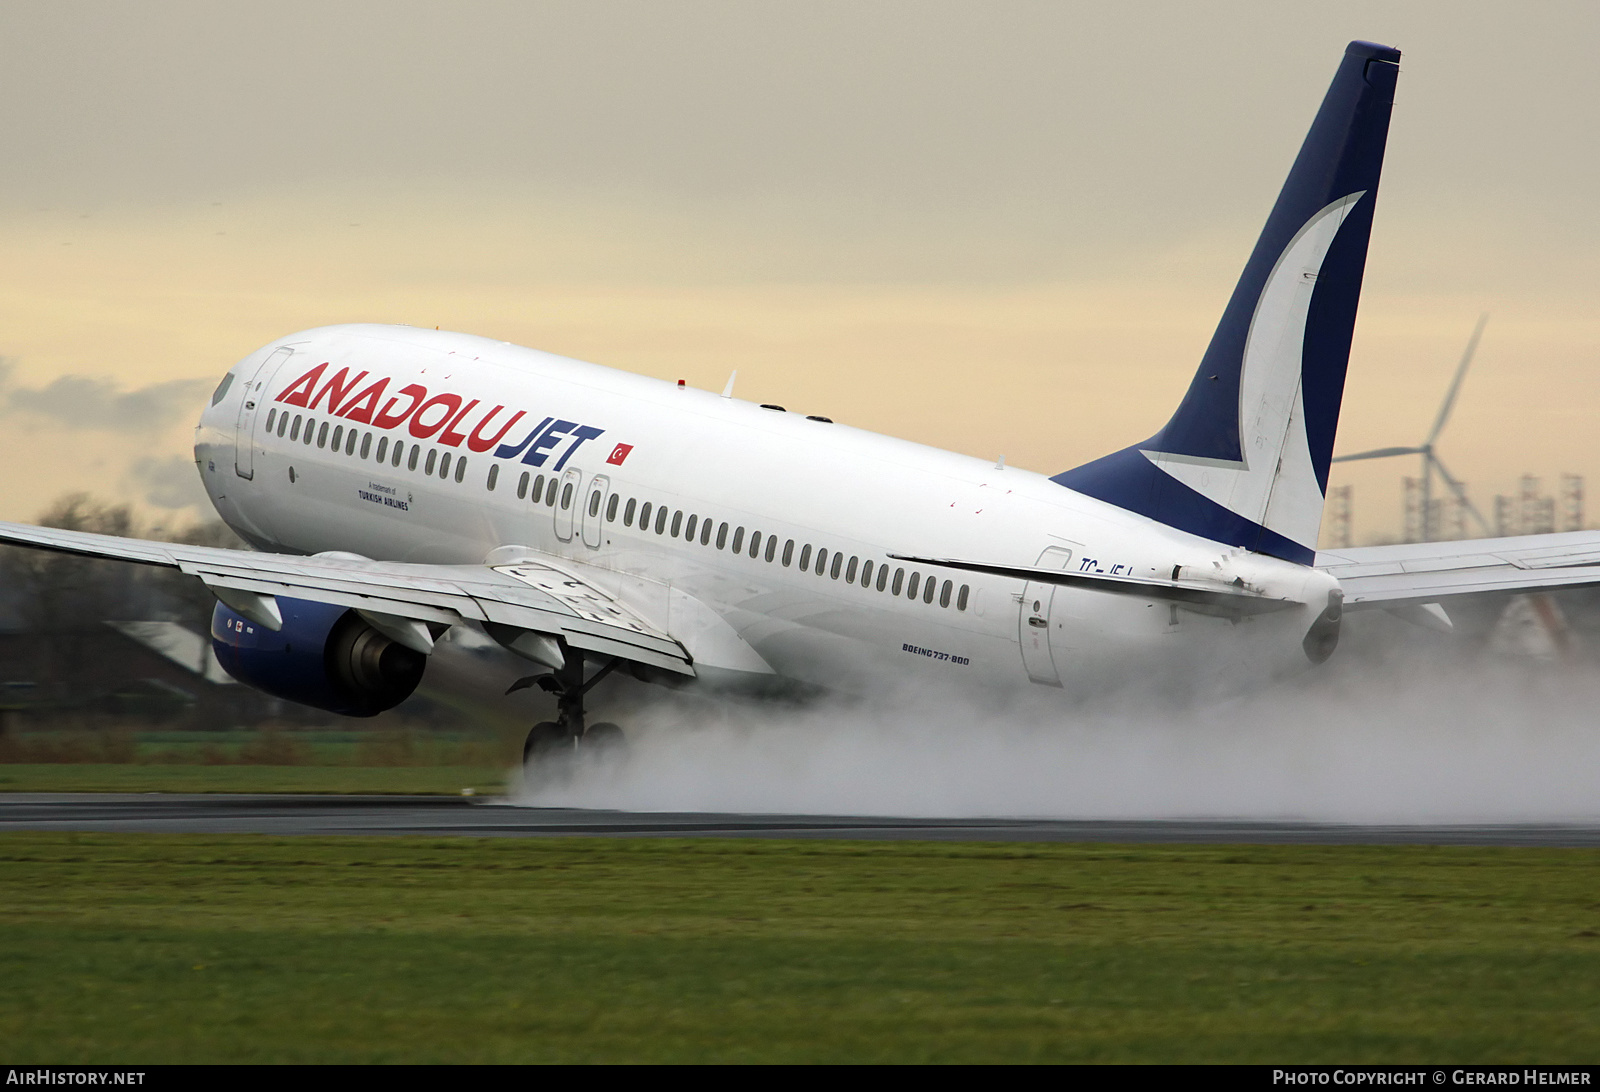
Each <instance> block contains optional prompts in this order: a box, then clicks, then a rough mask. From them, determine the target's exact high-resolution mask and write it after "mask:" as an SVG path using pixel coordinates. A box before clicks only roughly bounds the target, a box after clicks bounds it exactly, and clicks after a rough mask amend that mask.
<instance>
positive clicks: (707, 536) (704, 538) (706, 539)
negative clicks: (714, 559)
mask: <svg viewBox="0 0 1600 1092" xmlns="http://www.w3.org/2000/svg"><path fill="white" fill-rule="evenodd" d="M715 526H716V524H714V523H712V522H711V521H710V520H706V522H705V525H704V526H703V527H701V528H700V545H702V546H709V545H711V529H712V528H713V527H715Z"/></svg>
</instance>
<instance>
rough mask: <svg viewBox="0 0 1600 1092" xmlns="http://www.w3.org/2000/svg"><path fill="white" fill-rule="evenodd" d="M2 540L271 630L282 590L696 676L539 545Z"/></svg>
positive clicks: (417, 624)
mask: <svg viewBox="0 0 1600 1092" xmlns="http://www.w3.org/2000/svg"><path fill="white" fill-rule="evenodd" d="M0 543H4V544H9V545H13V546H28V547H32V548H34V549H41V550H54V551H56V552H59V553H69V554H78V555H81V556H84V557H99V558H108V559H111V560H115V561H132V562H137V563H140V564H145V565H159V566H163V567H165V568H171V569H178V570H180V571H182V572H184V573H187V574H188V575H190V576H193V577H197V578H199V579H200V580H201V581H203V582H204V583H205V585H206V586H207V587H208V588H210V589H211V590H212V592H213V593H214V594H215V595H216V596H217V598H219V599H221V600H222V601H223V602H225V603H227V604H228V605H229V606H230V607H232V608H233V609H234V610H236V611H238V612H239V613H241V614H243V615H245V616H246V617H249V618H251V619H252V620H253V621H255V622H258V623H259V624H261V625H264V626H266V627H267V628H269V629H276V628H277V624H281V618H279V617H278V611H277V606H276V603H275V601H274V597H276V596H279V595H284V596H289V597H290V598H294V599H308V600H312V601H315V602H320V603H333V604H336V605H338V606H345V607H351V608H354V609H356V610H359V611H361V612H362V613H363V614H364V615H365V616H366V617H367V618H368V620H369V621H371V622H373V624H374V625H375V626H377V627H378V628H379V629H381V630H383V631H384V632H385V633H388V634H389V635H390V636H393V637H396V639H398V640H401V641H402V643H408V644H409V643H411V642H412V641H413V640H416V641H421V642H423V643H424V644H425V645H427V646H428V647H431V644H432V638H431V637H429V636H427V631H426V630H425V629H424V628H423V627H424V626H426V625H429V624H434V625H444V626H449V625H454V624H456V623H458V622H461V621H465V620H469V619H470V620H472V621H476V622H481V623H485V624H487V625H489V626H491V627H493V626H501V627H507V628H508V629H510V630H521V631H524V632H527V633H532V634H536V635H540V636H548V637H559V638H561V639H563V640H565V641H566V642H567V643H568V644H569V645H571V646H572V647H574V648H579V649H583V650H585V651H588V652H594V653H597V654H600V655H604V656H617V657H619V658H621V659H624V660H631V661H635V662H637V663H642V664H647V665H649V666H652V667H659V668H664V669H666V670H669V671H675V672H677V673H679V674H683V675H693V674H694V673H695V670H694V667H693V661H692V658H691V657H690V655H689V653H688V652H687V651H686V650H685V649H684V647H683V646H682V645H681V644H679V643H678V642H677V641H676V640H674V639H673V638H672V637H670V636H669V635H667V634H666V633H664V632H662V631H661V630H660V629H658V628H657V627H655V626H654V625H652V624H651V623H650V622H648V621H646V620H645V619H644V618H642V617H640V616H639V615H638V614H636V613H635V612H633V611H631V610H629V609H628V608H627V607H626V606H624V605H623V604H622V603H619V602H618V601H617V600H616V599H615V598H614V597H613V596H611V595H609V594H608V593H606V592H605V591H603V590H601V589H600V588H599V587H597V586H596V585H595V584H594V583H592V582H591V581H588V580H585V579H584V578H583V575H582V571H581V570H582V568H583V566H581V565H578V564H574V563H571V562H568V561H566V560H565V559H560V558H554V557H547V556H545V555H541V554H538V553H536V552H534V551H527V550H521V551H517V553H516V556H515V557H514V558H512V559H510V560H508V561H506V562H504V563H495V564H484V565H414V564H407V563H403V562H395V561H369V560H358V559H355V558H341V557H298V556H293V555H289V554H267V553H256V552H253V551H250V550H227V549H221V548H218V547H214V546H186V545H183V544H181V543H174V542H152V541H149V540H145V539H131V538H118V537H116V536H114V535H96V534H90V533H88V532H84V531H64V530H59V529H57V528H53V527H34V526H30V525H28V524H22V523H0ZM275 619H276V620H277V624H274V621H275ZM502 632H503V631H502ZM408 638H409V639H408ZM413 647H415V646H413Z"/></svg>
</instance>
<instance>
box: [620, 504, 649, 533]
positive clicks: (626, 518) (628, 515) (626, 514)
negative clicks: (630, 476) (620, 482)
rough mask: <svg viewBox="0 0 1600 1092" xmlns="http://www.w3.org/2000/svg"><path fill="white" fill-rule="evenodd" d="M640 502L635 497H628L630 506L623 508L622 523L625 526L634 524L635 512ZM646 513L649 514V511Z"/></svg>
mask: <svg viewBox="0 0 1600 1092" xmlns="http://www.w3.org/2000/svg"><path fill="white" fill-rule="evenodd" d="M638 503H639V502H638V500H637V499H635V498H634V497H629V498H628V506H627V507H626V508H624V509H623V510H622V525H623V526H624V527H632V526H633V513H634V510H635V507H636V506H637V505H638ZM646 514H647V515H648V513H646Z"/></svg>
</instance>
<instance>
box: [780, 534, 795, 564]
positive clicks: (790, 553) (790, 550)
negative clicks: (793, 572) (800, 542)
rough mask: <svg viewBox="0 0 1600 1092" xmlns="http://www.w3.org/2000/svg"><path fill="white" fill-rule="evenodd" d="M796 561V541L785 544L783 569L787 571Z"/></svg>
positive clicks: (792, 540)
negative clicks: (792, 562) (790, 563)
mask: <svg viewBox="0 0 1600 1092" xmlns="http://www.w3.org/2000/svg"><path fill="white" fill-rule="evenodd" d="M793 560H794V539H792V538H791V539H790V540H789V541H788V542H785V543H784V544H783V567H784V568H785V569H787V568H788V567H789V562H790V561H793Z"/></svg>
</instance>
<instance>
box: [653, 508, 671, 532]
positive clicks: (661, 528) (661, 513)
mask: <svg viewBox="0 0 1600 1092" xmlns="http://www.w3.org/2000/svg"><path fill="white" fill-rule="evenodd" d="M668 515H670V513H669V512H668V511H667V506H666V505H664V504H658V505H656V534H658V535H664V534H666V533H667V516H668Z"/></svg>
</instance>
